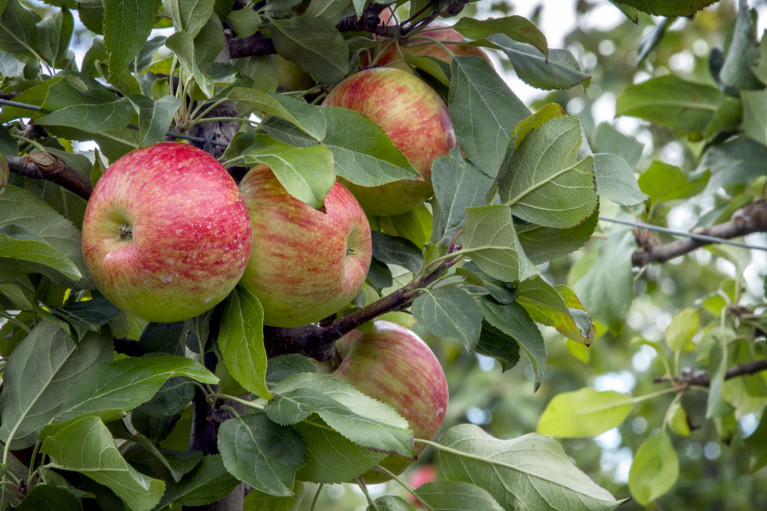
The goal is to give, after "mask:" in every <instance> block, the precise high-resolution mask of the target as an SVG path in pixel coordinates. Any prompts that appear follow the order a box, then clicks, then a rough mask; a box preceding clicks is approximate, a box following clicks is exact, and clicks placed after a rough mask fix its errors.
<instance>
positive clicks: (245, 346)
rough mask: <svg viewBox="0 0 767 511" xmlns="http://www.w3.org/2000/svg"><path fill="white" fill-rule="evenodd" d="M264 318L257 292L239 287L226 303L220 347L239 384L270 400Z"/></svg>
mask: <svg viewBox="0 0 767 511" xmlns="http://www.w3.org/2000/svg"><path fill="white" fill-rule="evenodd" d="M263 321H264V309H263V307H261V302H259V301H258V298H257V297H256V295H254V294H253V293H251V292H250V291H248V290H247V289H245V288H244V287H242V286H237V287H236V288H235V289H234V291H233V292H232V293H231V294H230V295H229V297H228V298H227V299H226V302H225V304H224V316H223V318H222V319H221V326H220V329H221V330H220V332H219V334H218V347H219V349H220V350H221V355H222V356H223V358H224V363H225V364H226V368H227V369H228V370H229V373H230V374H231V375H232V376H233V377H234V379H235V380H237V383H239V384H240V385H242V386H243V387H244V388H245V389H247V390H248V391H250V392H253V393H254V394H256V395H258V396H261V397H264V398H267V399H269V398H270V397H271V394H270V393H269V389H267V388H266V349H265V348H264V332H263Z"/></svg>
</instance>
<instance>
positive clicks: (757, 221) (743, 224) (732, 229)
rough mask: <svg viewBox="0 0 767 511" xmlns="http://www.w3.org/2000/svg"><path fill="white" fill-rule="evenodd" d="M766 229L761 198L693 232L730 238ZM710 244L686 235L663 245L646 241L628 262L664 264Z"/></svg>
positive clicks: (766, 205)
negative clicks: (717, 221)
mask: <svg viewBox="0 0 767 511" xmlns="http://www.w3.org/2000/svg"><path fill="white" fill-rule="evenodd" d="M765 231H767V203H765V201H764V199H759V200H757V201H754V202H753V203H752V204H749V205H748V206H745V207H743V208H740V209H738V210H737V211H735V213H733V215H732V218H730V220H729V221H727V222H724V223H722V224H717V225H713V226H711V227H704V228H702V229H698V230H696V231H694V232H696V233H699V234H705V235H707V236H713V237H716V238H723V239H732V238H737V237H738V236H744V235H746V234H751V233H754V232H765ZM710 243H712V242H711V241H706V240H701V239H695V238H685V239H682V240H678V241H674V242H672V243H667V244H665V245H652V244H651V243H648V244H646V246H645V247H644V248H642V249H640V250H637V251H635V252H634V254H633V255H632V256H631V262H632V264H633V265H634V266H645V265H648V264H650V263H665V262H666V261H668V260H669V259H673V258H675V257H679V256H682V255H684V254H688V253H690V252H692V251H693V250H695V249H697V248H699V247H702V246H704V245H708V244H710Z"/></svg>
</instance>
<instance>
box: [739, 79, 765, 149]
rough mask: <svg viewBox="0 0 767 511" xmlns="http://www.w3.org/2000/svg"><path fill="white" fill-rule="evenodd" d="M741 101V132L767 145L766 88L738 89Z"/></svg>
mask: <svg viewBox="0 0 767 511" xmlns="http://www.w3.org/2000/svg"><path fill="white" fill-rule="evenodd" d="M740 99H741V100H742V101H743V106H742V109H743V110H742V111H743V132H744V133H745V135H746V136H747V137H749V138H751V139H753V140H755V141H756V142H759V143H760V144H762V145H767V90H744V91H740Z"/></svg>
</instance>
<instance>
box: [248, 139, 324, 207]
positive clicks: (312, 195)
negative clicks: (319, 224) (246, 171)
mask: <svg viewBox="0 0 767 511" xmlns="http://www.w3.org/2000/svg"><path fill="white" fill-rule="evenodd" d="M241 156H242V158H243V159H242V163H245V164H248V165H253V164H256V163H265V164H266V165H268V166H269V167H270V168H271V169H272V171H273V172H274V175H275V176H276V177H277V179H278V180H279V181H280V183H281V184H282V186H284V187H285V190H287V192H288V193H290V194H291V195H292V196H293V197H295V198H297V199H298V200H300V201H303V202H305V203H307V204H308V205H310V206H311V207H313V208H321V207H322V204H323V203H324V201H325V196H326V195H327V194H328V192H329V191H330V189H331V188H333V185H335V183H336V174H335V170H334V168H333V167H334V166H333V153H332V152H331V151H330V149H329V148H327V147H326V146H322V145H314V146H310V147H296V146H292V145H288V144H285V143H283V142H281V141H279V140H277V139H276V138H272V137H270V136H269V135H267V134H265V133H260V134H258V135H255V137H253V139H252V143H251V144H250V145H249V146H248V148H247V149H246V150H245V151H244V152H243V154H242V155H241Z"/></svg>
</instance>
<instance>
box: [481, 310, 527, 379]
mask: <svg viewBox="0 0 767 511" xmlns="http://www.w3.org/2000/svg"><path fill="white" fill-rule="evenodd" d="M475 351H476V352H477V353H479V354H480V355H485V356H486V357H493V358H494V359H496V360H497V361H498V362H499V363H500V364H501V369H502V371H504V372H506V371H508V370H509V369H511V368H512V367H514V366H516V365H517V364H518V363H519V343H518V342H517V341H516V339H514V338H513V337H512V336H510V335H507V334H506V333H505V332H503V331H502V330H501V329H500V328H496V327H494V326H493V325H492V323H490V322H489V321H487V320H485V319H483V320H482V331H481V332H480V333H479V342H478V343H477V347H476V348H475Z"/></svg>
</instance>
